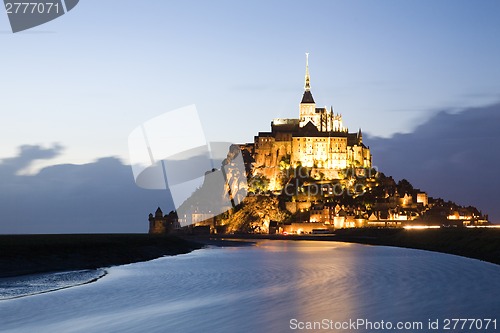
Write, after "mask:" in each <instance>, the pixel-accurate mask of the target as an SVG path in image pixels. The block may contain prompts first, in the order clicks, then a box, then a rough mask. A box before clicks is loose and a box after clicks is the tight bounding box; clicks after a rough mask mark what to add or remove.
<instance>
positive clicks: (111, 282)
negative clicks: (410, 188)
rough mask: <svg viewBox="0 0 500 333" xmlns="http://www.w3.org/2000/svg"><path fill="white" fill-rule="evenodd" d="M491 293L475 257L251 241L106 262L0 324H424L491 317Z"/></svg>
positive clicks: (492, 286)
mask: <svg viewBox="0 0 500 333" xmlns="http://www.w3.org/2000/svg"><path fill="white" fill-rule="evenodd" d="M498 290H500V266H497V265H493V264H488V263H484V262H480V261H477V260H471V259H466V258H461V257H457V256H451V255H445V254H439V253H432V252H426V251H418V250H410V249H400V248H391V247H376V246H365V245H358V244H345V243H333V242H313V241H260V242H258V244H257V246H254V247H238V248H211V249H204V250H199V251H195V252H193V253H190V254H186V255H180V256H175V257H165V258H161V259H157V260H153V261H150V262H145V263H136V264H131V265H125V266H119V267H112V268H111V269H109V274H108V276H106V277H105V278H103V279H100V280H99V281H97V282H96V283H92V284H87V285H84V286H79V287H75V288H70V289H65V290H61V291H57V292H53V293H47V294H42V295H36V296H30V297H25V298H20V299H15V300H8V301H3V302H0V313H1V314H2V321H0V331H2V332H3V330H5V331H6V332H24V331H29V330H36V331H37V332H56V331H57V332H288V331H291V330H290V320H291V319H293V318H296V319H297V320H300V321H319V320H323V319H331V320H335V321H343V320H349V319H353V320H356V319H358V318H364V319H367V320H371V321H381V320H384V321H394V322H397V321H422V322H424V323H425V324H427V322H428V320H429V319H441V320H442V319H444V318H495V316H498V313H500V300H499V299H498V297H497V296H496V293H497V292H498ZM497 321H499V324H500V318H498V319H497ZM497 329H498V327H497ZM426 331H428V330H425V329H424V330H419V332H426ZM395 332H396V331H395Z"/></svg>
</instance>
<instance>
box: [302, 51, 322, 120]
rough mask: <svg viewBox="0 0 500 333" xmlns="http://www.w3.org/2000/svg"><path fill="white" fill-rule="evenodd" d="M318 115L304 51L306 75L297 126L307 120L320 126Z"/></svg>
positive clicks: (307, 56)
mask: <svg viewBox="0 0 500 333" xmlns="http://www.w3.org/2000/svg"><path fill="white" fill-rule="evenodd" d="M320 121H321V119H320V116H319V115H316V103H315V102H314V98H313V96H312V94H311V78H310V76H309V53H306V76H305V83H304V95H302V101H301V102H300V108H299V126H300V127H304V126H305V125H306V124H307V123H308V122H312V123H313V125H314V126H316V127H318V128H319V126H320Z"/></svg>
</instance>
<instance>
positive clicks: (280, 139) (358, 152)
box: [246, 54, 372, 190]
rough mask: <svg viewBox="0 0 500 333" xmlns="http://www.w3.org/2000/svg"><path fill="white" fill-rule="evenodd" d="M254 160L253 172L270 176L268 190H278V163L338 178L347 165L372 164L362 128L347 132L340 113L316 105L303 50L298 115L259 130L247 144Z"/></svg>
mask: <svg viewBox="0 0 500 333" xmlns="http://www.w3.org/2000/svg"><path fill="white" fill-rule="evenodd" d="M246 148H247V149H248V150H250V151H251V154H252V157H253V159H254V160H255V163H254V165H253V170H254V175H255V174H260V175H263V176H265V177H267V178H268V179H269V180H270V183H269V190H279V188H280V184H279V182H278V177H277V174H278V173H279V168H280V163H281V164H283V163H286V164H289V165H290V166H292V167H294V168H297V167H300V166H302V167H307V168H311V169H312V175H313V176H314V175H321V178H322V179H323V180H333V179H338V178H339V172H340V171H341V170H345V169H347V168H350V167H357V168H371V166H372V158H371V154H370V150H369V148H368V147H366V146H365V145H364V144H363V136H362V133H361V129H360V130H359V131H358V132H355V133H349V131H348V129H347V127H344V124H343V122H342V115H340V114H335V113H334V112H333V108H332V107H330V109H329V110H328V109H327V108H326V107H323V108H321V107H320V108H318V107H316V103H315V101H314V98H313V95H312V93H311V85H310V75H309V61H308V54H306V74H305V85H304V94H303V96H302V101H301V102H300V105H299V118H298V119H274V120H273V121H272V122H271V131H270V132H259V134H258V135H257V136H255V139H254V143H253V144H250V145H247V147H246Z"/></svg>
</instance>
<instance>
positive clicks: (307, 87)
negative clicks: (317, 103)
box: [304, 53, 311, 91]
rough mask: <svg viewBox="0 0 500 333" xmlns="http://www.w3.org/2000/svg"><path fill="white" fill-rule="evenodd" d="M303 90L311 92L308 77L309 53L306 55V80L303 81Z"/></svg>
mask: <svg viewBox="0 0 500 333" xmlns="http://www.w3.org/2000/svg"><path fill="white" fill-rule="evenodd" d="M305 81H306V82H305V86H304V88H305V90H306V91H309V90H311V82H310V81H311V78H310V77H309V53H306V80H305Z"/></svg>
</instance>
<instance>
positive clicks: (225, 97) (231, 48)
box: [0, 0, 500, 164]
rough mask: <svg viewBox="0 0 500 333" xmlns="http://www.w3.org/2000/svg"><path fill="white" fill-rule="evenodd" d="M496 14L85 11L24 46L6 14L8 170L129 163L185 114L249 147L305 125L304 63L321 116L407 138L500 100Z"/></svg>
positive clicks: (169, 8)
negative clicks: (134, 145) (25, 149)
mask: <svg viewBox="0 0 500 333" xmlns="http://www.w3.org/2000/svg"><path fill="white" fill-rule="evenodd" d="M498 13H500V2H498V1H486V0H480V1H456V0H454V1H404V2H403V1H308V2H304V1H272V2H270V1H251V2H250V1H248V2H237V1H175V2H170V1H168V2H167V1H152V0H148V1H140V2H137V1H127V0H120V1H117V0H107V1H97V0H82V1H80V4H79V5H78V6H77V7H75V9H73V10H72V11H71V12H69V13H68V14H66V15H64V16H62V17H61V18H59V19H57V20H54V21H52V22H49V23H47V24H45V25H42V26H39V27H37V28H34V29H32V30H29V31H26V32H22V33H17V34H12V33H11V32H10V30H9V29H10V27H9V24H8V20H7V15H6V14H0V45H1V51H2V52H1V56H0V57H1V58H0V59H1V60H2V61H1V65H0V66H1V68H2V71H1V78H2V79H1V81H0V100H1V101H2V104H1V106H0V112H1V122H0V141H1V142H2V144H1V148H0V158H2V157H9V156H13V155H15V154H16V151H17V147H19V146H20V145H23V144H38V145H43V146H47V147H48V146H51V145H52V144H53V143H59V144H60V145H62V146H64V147H65V149H64V152H63V154H61V155H60V156H59V157H57V158H56V159H53V160H49V161H46V162H45V163H46V164H54V163H86V162H89V161H92V160H94V159H96V158H99V157H105V156H118V157H120V158H123V160H124V162H127V160H128V152H127V138H128V135H129V133H130V132H131V131H132V130H133V129H134V128H135V127H136V126H138V125H139V124H141V123H142V122H144V121H146V120H148V119H150V118H152V117H154V116H157V115H160V114H162V113H164V112H167V111H170V110H173V109H176V108H179V107H182V106H185V105H190V104H196V106H197V109H198V112H199V113H200V116H201V120H202V123H203V126H204V129H205V133H206V135H207V139H208V140H209V141H232V142H248V141H252V140H253V136H254V135H255V134H256V133H257V132H258V131H265V130H268V129H269V124H270V121H271V120H272V118H276V117H290V118H293V117H297V116H298V103H299V102H300V99H301V96H302V91H303V80H304V62H305V56H304V53H305V52H309V53H310V72H311V87H312V88H311V89H312V92H313V95H314V97H315V100H316V103H317V104H318V105H320V106H323V105H327V106H329V105H333V107H334V108H335V111H336V112H340V113H342V114H343V115H344V122H345V124H346V125H347V126H348V127H349V129H350V130H351V131H355V130H357V129H358V128H359V127H361V128H362V129H363V130H364V132H365V133H369V134H371V135H376V136H384V137H388V136H391V135H392V134H394V133H396V132H409V131H411V130H412V129H413V128H415V127H416V126H417V125H419V124H422V123H424V122H425V121H426V120H427V119H429V118H430V117H431V116H432V115H434V114H435V113H437V112H438V111H439V110H441V109H447V110H449V109H452V110H453V109H455V110H457V111H458V110H460V109H462V108H466V107H470V106H481V105H485V104H490V103H493V102H497V101H498V100H499V99H500V80H499V78H500V42H499V39H498V36H500V21H499V20H498ZM172 126H176V125H175V124H172ZM165 130H167V131H168V128H166V129H165Z"/></svg>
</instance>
